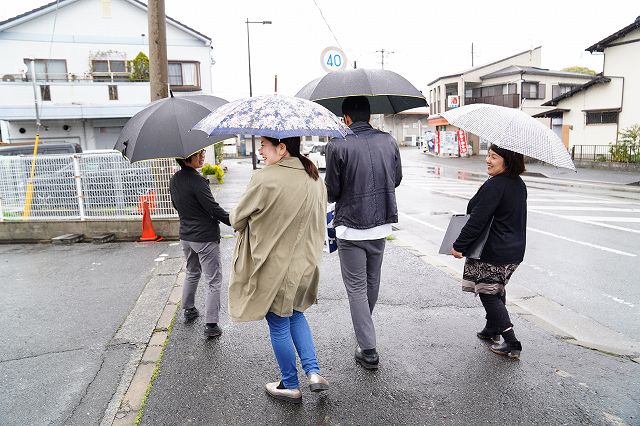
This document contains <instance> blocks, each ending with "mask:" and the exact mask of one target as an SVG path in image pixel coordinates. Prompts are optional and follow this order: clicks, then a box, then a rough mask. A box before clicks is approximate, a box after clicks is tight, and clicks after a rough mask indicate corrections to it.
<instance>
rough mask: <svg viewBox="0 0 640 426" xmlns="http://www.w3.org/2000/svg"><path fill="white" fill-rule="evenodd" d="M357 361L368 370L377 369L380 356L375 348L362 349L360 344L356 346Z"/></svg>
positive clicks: (355, 356)
mask: <svg viewBox="0 0 640 426" xmlns="http://www.w3.org/2000/svg"><path fill="white" fill-rule="evenodd" d="M354 358H355V359H356V362H357V363H358V364H360V365H361V366H362V367H364V368H366V369H367V370H377V369H378V363H379V362H380V357H378V352H376V350H375V349H360V346H358V347H357V348H356V353H355V355H354Z"/></svg>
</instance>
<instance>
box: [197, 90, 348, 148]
mask: <svg viewBox="0 0 640 426" xmlns="http://www.w3.org/2000/svg"><path fill="white" fill-rule="evenodd" d="M193 130H202V131H203V132H205V133H206V134H208V135H211V136H217V135H222V134H229V133H233V134H249V135H258V136H269V137H272V138H276V139H283V138H288V137H292V136H330V137H336V138H344V137H345V136H346V135H347V134H350V133H352V132H351V129H349V127H347V126H346V125H345V124H344V123H342V122H341V121H340V119H339V118H338V117H336V115H335V114H333V113H332V112H331V111H329V110H328V109H326V108H324V107H322V106H320V105H318V104H316V103H314V102H310V101H307V100H304V99H300V98H292V97H290V96H275V95H268V96H254V97H251V98H244V99H239V100H237V101H233V102H229V103H228V104H226V105H223V106H221V107H220V108H218V109H217V110H216V111H215V112H213V113H211V114H210V115H208V116H207V117H205V118H203V119H202V120H201V121H200V122H199V123H198V124H196V125H195V126H193Z"/></svg>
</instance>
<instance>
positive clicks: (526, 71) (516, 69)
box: [480, 65, 594, 80]
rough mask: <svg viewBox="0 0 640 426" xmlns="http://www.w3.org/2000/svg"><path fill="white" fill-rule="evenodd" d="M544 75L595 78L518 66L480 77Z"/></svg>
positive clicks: (587, 75) (574, 73)
mask: <svg viewBox="0 0 640 426" xmlns="http://www.w3.org/2000/svg"><path fill="white" fill-rule="evenodd" d="M516 74H521V75H525V74H528V75H543V76H548V77H572V78H583V79H592V78H594V76H592V75H589V74H582V73H577V72H567V71H554V70H549V69H546V68H536V67H523V66H518V65H511V66H509V67H506V68H504V69H502V70H498V71H495V72H492V73H490V74H486V75H483V76H481V77H480V80H489V79H492V78H497V77H505V76H508V75H516Z"/></svg>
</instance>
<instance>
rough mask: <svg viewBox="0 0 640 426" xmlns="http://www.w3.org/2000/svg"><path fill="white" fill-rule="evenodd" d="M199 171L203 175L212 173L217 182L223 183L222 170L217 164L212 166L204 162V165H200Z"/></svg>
mask: <svg viewBox="0 0 640 426" xmlns="http://www.w3.org/2000/svg"><path fill="white" fill-rule="evenodd" d="M201 172H202V175H203V176H210V175H214V176H215V177H216V179H217V181H218V183H224V179H223V177H224V170H222V167H220V166H219V165H218V164H216V165H215V166H212V165H211V164H209V163H206V164H205V165H204V166H202V169H201Z"/></svg>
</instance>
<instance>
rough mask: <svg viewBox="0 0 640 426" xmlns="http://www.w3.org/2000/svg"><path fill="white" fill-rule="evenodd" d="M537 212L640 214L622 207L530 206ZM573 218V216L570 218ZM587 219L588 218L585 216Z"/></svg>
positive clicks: (637, 210)
mask: <svg viewBox="0 0 640 426" xmlns="http://www.w3.org/2000/svg"><path fill="white" fill-rule="evenodd" d="M529 208H530V209H535V210H566V211H585V212H620V213H640V209H623V208H620V207H583V206H558V205H555V206H529ZM569 217H572V216H569ZM585 217H587V216H585Z"/></svg>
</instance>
